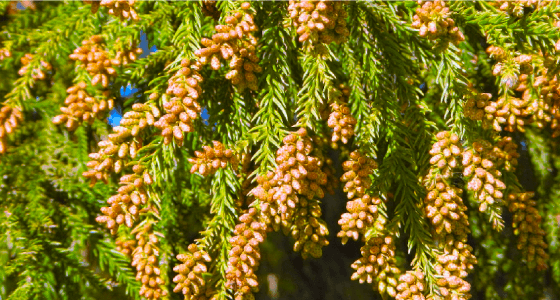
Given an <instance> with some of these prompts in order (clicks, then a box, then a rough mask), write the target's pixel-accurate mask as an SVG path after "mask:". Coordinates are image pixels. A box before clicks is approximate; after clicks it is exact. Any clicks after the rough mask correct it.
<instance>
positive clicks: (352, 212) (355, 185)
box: [337, 150, 382, 244]
mask: <svg viewBox="0 0 560 300" xmlns="http://www.w3.org/2000/svg"><path fill="white" fill-rule="evenodd" d="M342 168H343V170H344V172H345V173H344V174H343V175H342V177H341V178H340V180H341V181H342V182H345V185H344V188H343V191H344V192H346V193H347V197H348V200H352V199H355V200H352V201H348V203H347V204H346V210H347V211H348V212H347V213H344V214H342V216H341V218H340V220H339V221H338V224H339V225H340V226H341V228H342V230H341V231H340V232H339V233H338V234H337V236H338V237H340V238H341V239H342V244H346V242H347V241H348V239H349V238H352V239H354V240H355V241H357V240H358V238H359V235H360V234H364V231H365V230H366V229H367V228H368V227H370V226H371V225H373V223H374V222H375V221H376V220H377V209H378V205H379V204H381V201H382V200H381V198H379V197H372V196H370V195H367V194H366V191H367V189H368V188H369V187H370V186H371V179H370V178H369V176H370V175H371V174H372V173H373V170H374V169H376V168H377V164H376V163H375V161H374V160H373V159H371V158H368V157H366V156H365V155H363V154H361V153H360V152H359V151H358V150H356V151H353V152H352V153H350V160H348V161H345V162H344V163H343V164H342Z"/></svg>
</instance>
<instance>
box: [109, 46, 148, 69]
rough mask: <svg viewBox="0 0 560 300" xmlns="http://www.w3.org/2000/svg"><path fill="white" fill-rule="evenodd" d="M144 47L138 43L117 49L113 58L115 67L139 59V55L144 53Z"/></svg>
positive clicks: (112, 61)
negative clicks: (138, 45) (137, 44)
mask: <svg viewBox="0 0 560 300" xmlns="http://www.w3.org/2000/svg"><path fill="white" fill-rule="evenodd" d="M142 52H143V51H142V48H137V47H136V45H134V44H132V45H129V46H128V47H127V48H125V49H122V50H120V51H117V54H116V55H115V58H113V59H111V64H112V65H113V67H119V66H126V65H128V64H130V63H133V62H134V61H136V59H138V55H140V54H142Z"/></svg>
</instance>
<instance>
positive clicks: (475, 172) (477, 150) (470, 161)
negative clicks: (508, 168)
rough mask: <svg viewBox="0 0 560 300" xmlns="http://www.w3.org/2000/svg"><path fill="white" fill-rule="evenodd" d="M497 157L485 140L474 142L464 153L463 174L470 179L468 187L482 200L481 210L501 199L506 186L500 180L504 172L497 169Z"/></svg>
mask: <svg viewBox="0 0 560 300" xmlns="http://www.w3.org/2000/svg"><path fill="white" fill-rule="evenodd" d="M496 159H497V156H496V154H495V153H494V151H493V148H492V145H491V144H490V143H489V142H488V141H485V140H481V141H477V142H474V143H473V146H472V149H469V150H467V151H465V152H464V153H463V167H464V170H463V175H464V176H465V178H466V179H467V180H468V183H467V188H468V189H469V190H471V191H473V192H474V194H475V198H476V199H478V201H479V202H480V207H479V210H480V211H481V212H483V211H486V210H487V209H488V206H490V205H493V204H494V203H495V202H496V201H501V199H502V198H503V193H502V191H503V190H504V189H505V188H506V186H505V184H504V183H503V182H502V181H501V180H500V178H501V176H502V173H501V172H500V171H499V170H497V169H496V163H495V161H496Z"/></svg>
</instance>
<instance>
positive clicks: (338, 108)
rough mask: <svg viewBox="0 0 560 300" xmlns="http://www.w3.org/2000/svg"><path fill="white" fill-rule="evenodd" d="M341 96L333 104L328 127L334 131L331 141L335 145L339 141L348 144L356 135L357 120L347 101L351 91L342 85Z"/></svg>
mask: <svg viewBox="0 0 560 300" xmlns="http://www.w3.org/2000/svg"><path fill="white" fill-rule="evenodd" d="M340 88H341V95H340V96H339V97H337V100H336V101H335V102H334V103H332V104H331V114H330V115H329V119H328V121H327V125H328V126H329V127H330V128H332V129H333V134H332V138H331V141H332V142H333V143H336V142H338V141H339V140H341V141H342V143H344V144H347V143H348V140H349V139H350V138H351V137H352V136H353V135H354V125H356V119H355V118H354V117H353V116H352V114H351V113H350V108H349V107H348V105H346V103H345V102H346V101H345V100H346V99H347V97H348V95H350V90H349V89H348V88H347V87H346V86H344V85H341V86H340Z"/></svg>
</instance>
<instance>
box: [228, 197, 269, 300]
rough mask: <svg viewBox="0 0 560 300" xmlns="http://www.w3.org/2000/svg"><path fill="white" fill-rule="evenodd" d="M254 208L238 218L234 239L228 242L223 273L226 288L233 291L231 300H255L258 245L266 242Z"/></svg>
mask: <svg viewBox="0 0 560 300" xmlns="http://www.w3.org/2000/svg"><path fill="white" fill-rule="evenodd" d="M259 215H260V212H259V211H258V210H257V209H255V208H254V207H252V208H250V209H249V210H248V211H247V212H246V213H244V214H243V215H241V216H240V217H239V221H241V223H240V224H237V225H236V226H235V230H234V235H233V237H232V238H231V239H230V240H229V242H230V243H231V245H232V248H231V250H230V251H229V261H228V267H227V270H226V280H227V282H226V286H227V287H228V288H230V289H233V290H234V293H235V300H244V299H255V297H254V296H253V293H256V292H258V291H259V283H258V281H257V275H256V274H255V271H256V270H257V268H258V267H259V261H260V259H261V252H260V249H259V245H260V244H261V243H262V242H263V241H264V239H265V238H266V231H267V225H266V224H265V222H263V221H262V220H261V218H260V217H259Z"/></svg>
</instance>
